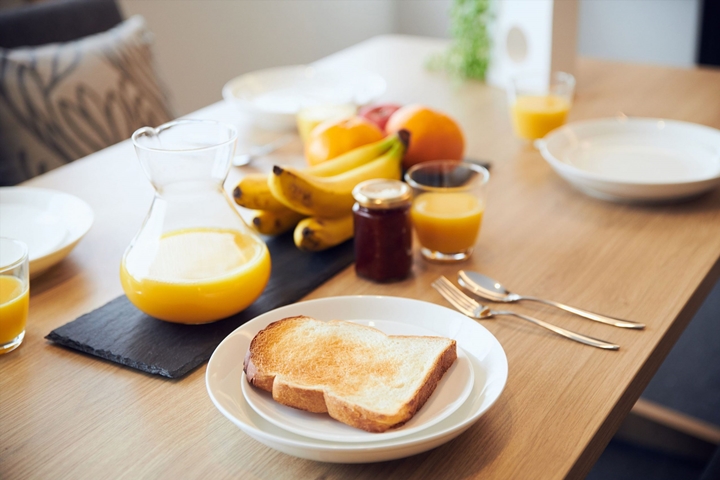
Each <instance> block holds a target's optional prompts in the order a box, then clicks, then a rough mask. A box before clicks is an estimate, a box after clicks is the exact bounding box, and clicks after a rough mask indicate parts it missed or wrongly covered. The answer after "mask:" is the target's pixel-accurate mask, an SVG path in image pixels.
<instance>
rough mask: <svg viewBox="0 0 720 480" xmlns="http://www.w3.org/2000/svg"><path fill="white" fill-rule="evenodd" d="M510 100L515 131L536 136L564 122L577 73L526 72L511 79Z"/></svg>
mask: <svg viewBox="0 0 720 480" xmlns="http://www.w3.org/2000/svg"><path fill="white" fill-rule="evenodd" d="M507 93H508V102H509V106H510V115H511V117H512V123H513V129H514V131H515V135H517V136H518V137H520V138H522V139H525V140H530V141H533V140H536V139H538V138H542V137H544V136H545V135H546V134H548V133H549V132H551V131H552V130H554V129H556V128H558V127H560V126H562V125H564V124H565V120H566V118H567V114H568V112H569V111H570V107H571V106H572V100H573V95H574V93H575V77H573V76H572V75H570V74H569V73H565V72H555V73H553V74H552V75H550V76H548V75H541V74H524V75H518V76H516V77H514V78H511V79H510V82H509V85H508V89H507Z"/></svg>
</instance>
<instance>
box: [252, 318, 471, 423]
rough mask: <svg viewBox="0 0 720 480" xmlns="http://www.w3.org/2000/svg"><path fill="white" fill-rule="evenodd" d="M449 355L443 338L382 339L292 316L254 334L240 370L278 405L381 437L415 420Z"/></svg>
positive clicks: (350, 326) (452, 347)
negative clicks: (325, 415) (321, 414)
mask: <svg viewBox="0 0 720 480" xmlns="http://www.w3.org/2000/svg"><path fill="white" fill-rule="evenodd" d="M456 358H457V351H456V343H455V340H451V339H449V338H443V337H421V336H388V335H386V334H385V333H383V332H381V331H380V330H377V329H375V328H371V327H366V326H363V325H358V324H355V323H350V322H343V321H339V320H333V321H331V322H321V321H319V320H315V319H313V318H310V317H305V316H298V317H289V318H285V319H282V320H279V321H277V322H274V323H271V324H270V325H268V326H267V327H266V328H265V329H264V330H262V331H260V332H258V334H257V335H255V338H253V340H252V342H251V343H250V348H249V349H248V352H247V355H246V356H245V361H244V364H243V369H244V371H245V374H246V376H247V379H248V382H250V384H251V385H253V386H255V387H258V388H261V389H263V390H266V391H268V392H271V393H272V396H273V399H274V400H275V401H277V402H279V403H282V404H283V405H288V406H290V407H294V408H298V409H301V410H306V411H308V412H315V413H324V412H327V413H328V414H329V415H330V416H331V417H332V418H334V419H336V420H339V421H340V422H343V423H345V424H347V425H350V426H353V427H356V428H360V429H362V430H366V431H368V432H384V431H386V430H388V429H390V428H396V427H399V426H401V425H403V424H404V423H405V422H407V421H408V420H410V419H411V418H412V417H413V415H415V412H417V411H418V410H419V409H420V408H421V407H422V406H423V405H424V404H425V402H426V401H427V399H428V398H430V395H432V393H433V391H434V390H435V387H436V386H437V384H438V382H439V381H440V379H441V378H442V376H443V375H444V374H445V372H446V371H447V370H448V368H450V366H451V365H452V364H453V362H455V359H456Z"/></svg>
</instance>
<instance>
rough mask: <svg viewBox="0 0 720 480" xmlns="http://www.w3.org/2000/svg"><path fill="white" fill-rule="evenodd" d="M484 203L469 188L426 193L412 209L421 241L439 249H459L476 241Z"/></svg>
mask: <svg viewBox="0 0 720 480" xmlns="http://www.w3.org/2000/svg"><path fill="white" fill-rule="evenodd" d="M483 211H484V209H483V206H482V204H481V203H480V201H479V200H478V199H477V198H476V197H475V196H474V195H472V194H470V193H467V192H449V193H435V192H429V193H423V194H421V195H419V196H418V197H417V198H416V199H415V201H414V202H413V206H412V209H411V210H410V213H411V216H412V221H413V226H414V227H415V233H417V236H418V240H420V244H421V245H422V246H423V247H425V248H427V249H429V250H433V251H436V252H442V253H458V252H462V251H465V250H468V249H470V248H472V247H473V245H475V241H476V240H477V236H478V233H480V224H481V223H482V217H483Z"/></svg>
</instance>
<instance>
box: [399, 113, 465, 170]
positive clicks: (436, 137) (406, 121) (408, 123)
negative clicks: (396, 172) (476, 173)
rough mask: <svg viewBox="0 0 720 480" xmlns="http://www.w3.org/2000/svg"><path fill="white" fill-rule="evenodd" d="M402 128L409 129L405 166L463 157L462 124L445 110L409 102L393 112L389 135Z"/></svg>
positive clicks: (463, 139) (463, 138)
mask: <svg viewBox="0 0 720 480" xmlns="http://www.w3.org/2000/svg"><path fill="white" fill-rule="evenodd" d="M401 129H405V130H408V131H409V132H410V146H409V147H408V150H407V152H406V153H405V158H404V159H403V167H404V168H410V167H412V166H413V165H415V164H416V163H420V162H427V161H430V160H461V159H462V158H463V153H464V152H465V136H464V135H463V132H462V129H461V128H460V125H458V123H457V122H456V121H455V120H453V119H452V118H450V117H449V116H447V115H445V114H444V113H441V112H438V111H436V110H432V109H430V108H428V107H424V106H422V105H407V106H405V107H402V108H401V109H400V110H398V111H397V112H395V113H393V114H392V116H391V117H390V119H389V120H388V122H387V126H386V127H385V130H386V131H387V133H388V134H391V133H395V132H397V131H398V130H401Z"/></svg>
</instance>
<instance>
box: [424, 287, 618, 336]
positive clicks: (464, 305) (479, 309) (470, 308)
mask: <svg viewBox="0 0 720 480" xmlns="http://www.w3.org/2000/svg"><path fill="white" fill-rule="evenodd" d="M432 286H433V288H434V289H435V290H437V291H438V292H439V293H440V295H442V296H443V298H445V300H447V301H448V302H450V303H451V304H452V305H453V306H454V307H455V308H457V309H458V311H459V312H460V313H462V314H464V315H467V316H468V317H471V318H475V319H477V320H485V319H487V318H492V317H494V316H497V315H511V316H513V317H518V318H522V319H523V320H526V321H528V322H530V323H534V324H535V325H537V326H539V327H543V328H546V329H548V330H550V331H551V332H555V333H557V334H558V335H562V336H563V337H565V338H569V339H570V340H575V341H576V342H580V343H584V344H585V345H590V346H592V347H597V348H603V349H606V350H618V349H619V348H620V345H615V344H612V343H608V342H606V341H604V340H600V339H597V338H593V337H588V336H586V335H582V334H580V333H575V332H571V331H569V330H565V329H564V328H560V327H556V326H555V325H552V324H550V323H547V322H544V321H542V320H538V319H537V318H533V317H528V316H527V315H521V314H519V313H515V312H511V311H495V310H490V308H489V307H486V306H484V305H482V304H480V303H478V302H476V301H475V300H473V299H472V298H470V297H468V296H467V295H465V294H464V293H463V292H461V291H460V289H459V288H457V287H456V286H455V285H453V283H452V282H451V281H450V280H448V279H447V278H445V277H444V276H440V278H438V279H437V280H435V281H434V282H433V283H432Z"/></svg>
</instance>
